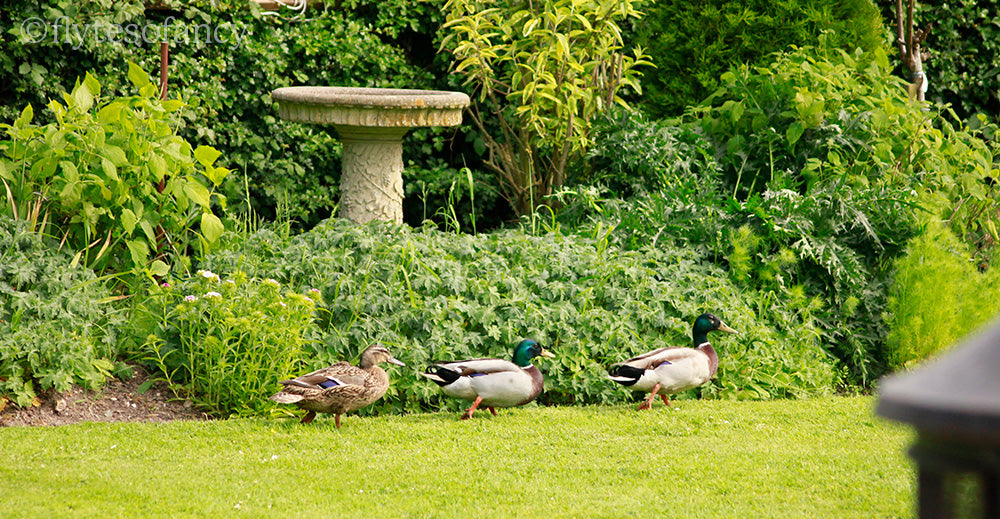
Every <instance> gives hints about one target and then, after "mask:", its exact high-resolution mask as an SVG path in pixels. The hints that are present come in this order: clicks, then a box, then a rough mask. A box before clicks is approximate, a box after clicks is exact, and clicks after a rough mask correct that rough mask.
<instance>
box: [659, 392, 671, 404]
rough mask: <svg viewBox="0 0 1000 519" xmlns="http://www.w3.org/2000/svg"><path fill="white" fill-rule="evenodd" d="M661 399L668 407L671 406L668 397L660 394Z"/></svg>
mask: <svg viewBox="0 0 1000 519" xmlns="http://www.w3.org/2000/svg"><path fill="white" fill-rule="evenodd" d="M660 398H662V399H663V403H664V404H667V405H668V406H669V405H670V400H667V395H665V394H663V393H660Z"/></svg>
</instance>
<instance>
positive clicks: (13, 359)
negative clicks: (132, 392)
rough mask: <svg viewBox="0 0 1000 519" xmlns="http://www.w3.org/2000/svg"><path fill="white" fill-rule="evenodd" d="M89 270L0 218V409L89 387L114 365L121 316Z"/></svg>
mask: <svg viewBox="0 0 1000 519" xmlns="http://www.w3.org/2000/svg"><path fill="white" fill-rule="evenodd" d="M114 299H115V298H114V297H113V296H111V294H110V291H109V290H108V289H107V288H106V287H105V286H104V285H102V284H101V283H100V282H99V280H98V279H97V278H96V276H95V275H94V273H93V271H91V270H90V269H86V268H83V267H82V266H80V265H78V264H75V263H74V261H73V258H72V257H71V256H70V255H69V254H68V253H66V252H61V251H59V250H58V249H57V243H54V242H53V241H51V240H49V239H46V238H44V237H42V236H41V235H39V234H37V233H35V232H32V231H31V230H30V229H29V227H28V225H27V223H26V222H25V221H15V220H12V219H11V218H9V217H6V216H0V407H3V404H5V403H6V401H7V400H11V401H13V402H15V403H16V404H17V405H19V406H22V407H25V406H28V405H31V404H35V405H38V404H37V401H36V398H37V397H38V396H39V393H40V392H41V391H44V390H55V391H67V390H69V389H70V386H71V385H74V384H75V385H79V386H82V387H85V388H89V389H96V388H98V387H100V386H101V384H103V383H104V381H105V380H106V379H107V378H108V377H110V376H111V375H112V374H113V373H116V372H117V370H118V369H119V368H120V366H117V365H116V363H115V361H116V359H117V358H118V348H117V331H118V329H119V327H120V326H122V325H123V324H124V318H123V316H122V315H121V314H120V313H119V312H118V311H116V309H115V307H114V306H113V305H112V304H111V303H112V302H113V300H114Z"/></svg>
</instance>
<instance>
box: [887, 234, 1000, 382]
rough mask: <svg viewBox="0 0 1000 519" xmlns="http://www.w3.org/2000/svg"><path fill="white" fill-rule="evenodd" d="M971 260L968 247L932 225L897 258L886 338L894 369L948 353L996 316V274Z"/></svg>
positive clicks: (999, 305)
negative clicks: (955, 344) (979, 266)
mask: <svg viewBox="0 0 1000 519" xmlns="http://www.w3.org/2000/svg"><path fill="white" fill-rule="evenodd" d="M970 256H971V254H970V250H969V246H968V244H967V243H964V242H963V241H961V240H960V239H958V237H956V236H955V235H954V234H953V233H952V232H951V231H950V230H949V229H948V228H947V227H945V226H944V225H942V224H941V223H940V222H936V221H935V222H932V223H930V224H929V225H928V226H927V228H926V230H925V231H924V232H923V233H922V234H921V235H920V236H917V237H916V238H914V239H913V240H912V241H911V242H910V244H909V245H908V246H907V248H906V254H905V255H903V256H902V257H900V258H899V259H898V260H896V263H895V267H896V272H895V278H894V280H893V283H892V287H891V289H890V294H891V296H890V298H889V311H890V315H891V317H890V321H889V322H890V324H891V326H892V332H891V333H890V334H889V336H888V338H887V339H886V347H887V349H888V351H889V360H890V362H891V365H892V367H893V368H894V369H899V368H903V367H909V366H912V365H913V364H915V363H919V362H921V361H923V360H925V359H927V358H929V357H931V356H933V355H935V354H937V353H939V352H941V351H943V350H945V349H947V348H948V347H949V346H951V345H953V344H954V343H955V342H956V341H958V340H959V339H961V338H962V337H964V336H966V335H967V334H969V333H970V332H973V331H975V330H976V329H977V328H979V327H980V326H982V325H983V324H985V323H987V322H989V321H990V320H991V319H993V318H995V317H996V316H997V314H998V313H1000V271H998V270H997V269H996V267H992V268H989V269H988V270H986V271H985V272H981V271H980V270H979V269H978V267H977V266H976V264H975V263H974V262H973V261H972V260H971V259H970Z"/></svg>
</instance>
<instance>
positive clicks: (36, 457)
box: [0, 397, 913, 518]
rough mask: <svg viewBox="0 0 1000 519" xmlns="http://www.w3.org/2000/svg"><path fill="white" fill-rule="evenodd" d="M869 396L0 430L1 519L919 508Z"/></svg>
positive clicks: (899, 454)
mask: <svg viewBox="0 0 1000 519" xmlns="http://www.w3.org/2000/svg"><path fill="white" fill-rule="evenodd" d="M873 405H874V400H873V399H872V398H870V397H837V398H824V399H814V400H803V401H774V402H729V401H705V400H703V401H684V402H680V403H675V404H674V406H673V407H672V408H671V409H665V408H663V407H662V406H660V405H657V406H656V407H654V409H653V411H652V412H637V411H636V410H635V409H634V407H632V406H628V407H624V406H606V407H585V408H574V407H560V408H542V407H535V406H532V407H527V408H522V409H514V410H501V411H500V416H499V417H495V418H494V417H492V416H490V415H489V413H477V416H476V418H474V419H473V420H470V421H467V422H461V421H459V420H458V415H457V414H451V413H449V414H444V413H436V414H424V415H411V416H385V417H366V418H362V417H357V416H347V417H345V418H344V424H343V428H342V429H340V430H337V429H335V428H334V427H333V420H332V419H322V418H321V419H318V420H317V421H316V422H315V423H313V424H310V425H301V424H299V423H297V421H292V420H284V419H281V420H278V419H276V420H228V421H218V422H174V423H169V424H161V425H154V424H106V425H102V424H84V425H77V426H66V427H58V428H4V429H0V486H2V489H3V490H2V491H0V512H2V513H0V515H2V516H3V517H60V518H68V517H222V516H232V517H239V516H245V517H281V518H286V517H310V516H311V517H329V518H333V517H359V518H360V517H364V518H374V517H446V518H451V517H461V516H466V517H485V516H498V517H518V518H522V517H546V518H554V517H670V518H679V517H727V518H728V517H732V518H756V517H775V518H789V517H809V518H840V517H859V518H860V517H863V518H880V517H910V516H911V515H912V512H911V509H912V492H913V483H912V480H913V469H912V466H911V464H910V462H909V461H908V459H907V457H906V454H905V449H906V445H907V444H908V443H909V442H910V440H911V438H912V435H911V433H910V432H909V431H908V430H907V429H905V428H903V427H901V426H897V425H895V424H891V423H887V422H885V421H883V420H881V419H879V418H876V417H874V416H873V415H872V411H871V409H872V406H873Z"/></svg>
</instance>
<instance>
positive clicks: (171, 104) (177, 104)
mask: <svg viewBox="0 0 1000 519" xmlns="http://www.w3.org/2000/svg"><path fill="white" fill-rule="evenodd" d="M160 106H162V107H163V111H165V112H167V113H170V112H176V111H177V110H180V109H181V107H183V106H184V101H181V100H180V99H167V100H166V101H163V102H161V103H160Z"/></svg>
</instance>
